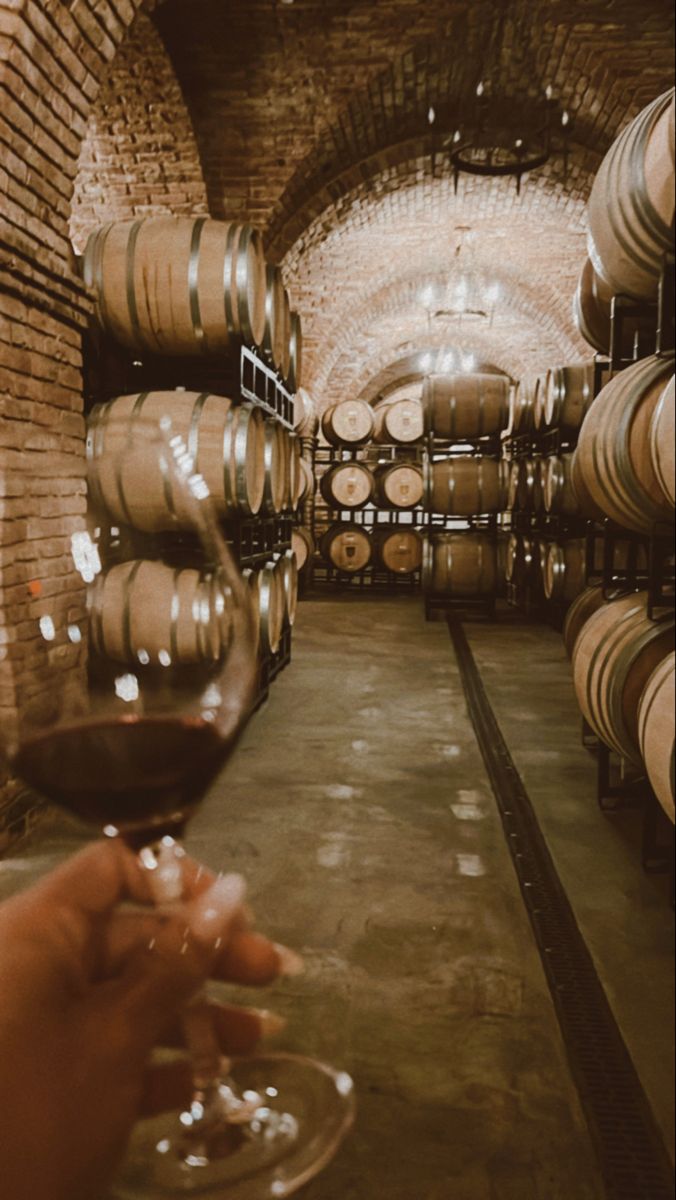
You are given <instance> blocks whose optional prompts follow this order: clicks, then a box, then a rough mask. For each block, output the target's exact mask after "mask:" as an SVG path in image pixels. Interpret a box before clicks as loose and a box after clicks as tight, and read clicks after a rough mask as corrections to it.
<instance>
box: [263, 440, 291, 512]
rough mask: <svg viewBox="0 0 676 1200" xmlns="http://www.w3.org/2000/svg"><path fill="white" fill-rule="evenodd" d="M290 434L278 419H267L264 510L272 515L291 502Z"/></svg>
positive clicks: (281, 510)
mask: <svg viewBox="0 0 676 1200" xmlns="http://www.w3.org/2000/svg"><path fill="white" fill-rule="evenodd" d="M287 447H288V435H287V432H286V430H285V429H284V428H283V426H281V425H280V424H279V423H278V422H277V421H266V422H265V431H264V459H263V461H264V464H265V484H264V488H263V503H262V511H263V512H265V513H269V514H270V515H271V516H277V515H278V514H279V513H281V512H283V511H284V509H285V508H286V507H288V503H289V460H288V454H287Z"/></svg>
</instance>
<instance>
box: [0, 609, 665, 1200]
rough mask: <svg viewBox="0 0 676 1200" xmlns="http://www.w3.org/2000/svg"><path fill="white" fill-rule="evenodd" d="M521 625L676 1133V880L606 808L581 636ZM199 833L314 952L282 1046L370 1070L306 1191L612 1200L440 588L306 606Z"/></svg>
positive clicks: (386, 1198) (532, 689)
mask: <svg viewBox="0 0 676 1200" xmlns="http://www.w3.org/2000/svg"><path fill="white" fill-rule="evenodd" d="M517 620H519V618H517V617H516V616H515V614H513V613H512V614H511V615H510V614H501V619H500V620H499V621H498V622H497V623H496V624H495V625H488V624H486V623H485V622H483V621H481V622H479V621H477V622H474V623H467V624H466V625H465V626H464V629H465V633H466V636H467V638H468V641H469V644H470V647H471V650H472V653H473V655H474V659H475V661H476V663H477V665H478V667H479V670H480V672H481V676H482V679H483V682H484V686H485V687H486V690H487V693H488V698H489V701H490V703H491V705H492V707H493V709H494V711H495V714H496V717H497V719H498V721H499V724H500V727H501V730H502V733H503V735H504V737H505V739H506V741H507V743H508V746H509V750H510V753H511V755H512V757H513V760H514V762H515V764H516V766H517V769H518V771H519V773H520V775H521V778H522V779H523V781H524V784H525V787H526V788H527V790H528V794H529V796H530V798H531V801H532V803H533V806H534V809H535V811H536V813H537V816H538V820H539V822H540V824H541V826H542V828H543V831H544V832H545V833H546V836H547V839H548V843H549V845H550V848H551V851H552V855H553V857H554V860H555V864H556V867H557V870H558V872H559V875H560V877H561V880H562V882H563V885H564V887H565V889H566V891H567V892H568V895H569V898H570V900H571V903H572V905H573V908H574V911H575V916H576V918H577V920H578V922H579V925H580V928H581V930H582V933H583V936H584V937H585V939H586V941H587V944H588V946H589V949H590V950H591V952H592V955H593V957H594V961H595V964H596V968H597V970H598V972H599V975H600V977H601V979H602V982H603V985H604V988H605V990H606V993H607V996H608V998H609V1000H610V1003H611V1005H612V1008H613V1011H614V1015H615V1018H616V1020H617V1022H618V1024H619V1026H620V1028H621V1031H622V1034H623V1037H624V1039H625V1042H626V1044H627V1046H628V1048H629V1051H630V1054H631V1056H632V1058H633V1061H634V1064H635V1067H636V1070H637V1072H638V1074H639V1077H640V1080H641V1083H642V1086H643V1089H644V1090H645V1093H646V1095H647V1096H648V1098H649V1102H650V1105H651V1107H652V1110H653V1114H654V1116H655V1119H656V1122H657V1123H658V1125H659V1126H660V1127H661V1131H662V1135H663V1137H664V1139H665V1142H667V1143H669V1142H670V1141H671V1133H670V1129H671V1125H672V1119H673V1095H672V1093H671V1082H670V1059H671V1050H670V1045H671V1042H672V1039H673V1028H672V1025H671V1020H670V1012H671V1006H672V1003H673V995H672V990H673V983H672V959H671V937H672V933H673V914H672V912H671V910H670V907H669V902H668V884H667V882H666V880H665V877H664V876H657V877H650V876H647V875H645V874H644V873H643V872H642V871H641V867H640V864H639V863H637V862H636V859H635V853H634V848H633V847H632V846H631V845H627V844H625V835H624V823H625V822H626V821H628V820H631V819H632V816H631V814H628V815H627V814H624V815H623V816H622V818H621V819H620V818H619V817H618V818H615V817H613V818H610V819H609V818H608V817H607V816H603V815H602V814H601V813H600V812H599V810H598V808H597V806H596V800H595V774H594V764H593V759H592V757H591V756H590V754H589V752H588V751H587V750H586V749H584V748H583V747H582V745H581V741H580V724H579V714H578V712H577V709H576V706H575V702H574V695H573V690H572V683H571V681H570V671H569V666H568V664H567V662H566V659H565V654H564V649H563V643H562V640H561V637H560V634H558V633H556V632H555V631H554V630H552V629H548V628H546V627H542V626H538V627H535V626H529V625H528V624H526V623H522V624H521V627H520V628H519V636H518V637H514V631H513V630H512V629H510V624H513V623H514V622H515V621H517ZM598 825H602V826H603V830H602V832H603V836H597V835H595V832H594V826H598ZM85 836H86V835H85V834H83V833H82V832H81V831H80V830H79V829H78V828H76V827H75V826H74V824H73V823H72V822H71V821H70V820H69V819H68V818H65V817H62V816H60V815H58V816H54V817H51V818H50V819H49V820H46V821H43V822H42V823H41V825H40V826H39V827H38V829H37V831H36V833H35V834H34V837H33V840H32V842H31V843H29V844H28V846H27V847H26V846H24V847H22V849H21V852H20V853H19V854H17V856H16V857H12V856H10V857H8V858H6V859H5V860H4V861H3V862H2V863H0V895H5V894H8V893H10V892H12V891H13V890H14V889H15V888H16V887H19V886H23V885H25V883H26V882H27V876H28V875H32V874H35V875H37V874H40V873H42V872H43V871H45V870H47V869H49V868H50V867H51V866H52V865H53V864H54V862H55V861H56V860H57V859H59V858H61V857H62V856H65V855H67V854H70V853H71V852H72V850H73V849H74V847H75V845H76V844H77V843H78V842H79V841H80V840H82V838H83V837H85ZM188 845H189V848H190V850H191V851H192V853H194V854H195V855H196V856H197V857H199V858H200V859H202V860H204V861H205V862H207V863H208V864H209V865H211V866H213V867H215V868H226V869H236V870H239V871H241V872H243V873H244V874H245V875H246V877H247V878H248V880H249V885H250V898H251V902H252V905H253V907H254V908H255V911H256V914H257V919H258V923H259V925H260V927H261V928H262V929H263V930H265V931H266V932H268V933H270V934H271V935H272V936H274V938H275V939H277V940H279V941H283V942H286V943H288V944H289V945H291V946H294V947H297V948H298V949H299V950H300V951H301V952H302V953H303V956H304V959H305V963H306V970H305V974H304V975H303V976H302V977H301V978H299V979H296V980H293V981H286V982H284V983H283V984H279V985H276V986H275V987H274V988H273V989H271V992H270V994H269V995H267V996H266V999H265V1003H266V1004H269V1006H270V1007H271V1008H273V1009H275V1010H276V1011H278V1012H280V1013H282V1014H283V1015H284V1016H286V1017H287V1018H288V1021H289V1024H288V1028H287V1030H286V1031H285V1033H284V1034H283V1035H282V1037H281V1038H279V1039H278V1045H279V1047H280V1048H286V1049H289V1050H294V1051H298V1052H301V1053H307V1054H310V1055H314V1056H319V1057H323V1058H325V1059H326V1060H327V1061H328V1062H331V1063H333V1064H335V1065H336V1066H340V1067H344V1068H345V1069H347V1070H348V1071H350V1072H351V1073H352V1075H353V1076H354V1079H355V1083H356V1089H357V1098H358V1116H357V1123H356V1127H355V1130H354V1132H353V1134H352V1136H351V1137H350V1138H348V1139H347V1141H346V1142H345V1144H344V1145H343V1147H342V1148H341V1150H340V1151H339V1153H338V1155H337V1157H336V1159H335V1160H334V1161H333V1162H332V1163H331V1165H330V1166H329V1167H328V1168H327V1169H326V1170H325V1171H324V1173H323V1174H322V1175H321V1176H319V1178H318V1179H316V1180H315V1181H314V1182H313V1183H311V1184H310V1185H308V1187H307V1188H306V1189H305V1190H304V1192H303V1195H304V1196H306V1197H307V1200H450V1198H451V1197H452V1200H543V1198H546V1200H600V1198H601V1197H602V1196H603V1195H604V1190H603V1185H602V1182H601V1178H600V1174H599V1171H598V1169H597V1165H596V1162H595V1156H594V1152H593V1150H592V1144H591V1141H590V1138H589V1135H588V1133H587V1127H586V1124H585V1119H584V1116H583V1112H582V1108H581V1105H580V1103H579V1100H578V1096H577V1093H576V1090H575V1086H574V1084H573V1080H572V1076H571V1073H570V1071H569V1067H568V1063H567V1058H566V1051H565V1047H564V1044H563V1040H562V1037H561V1034H560V1031H559V1026H558V1024H557V1019H556V1014H555V1010H554V1007H553V1004H552V1001H551V997H550V992H549V989H548V986H547V982H546V979H545V974H544V972H543V969H542V965H541V961H540V957H539V954H538V951H537V948H536V944H535V941H534V938H533V935H532V932H531V927H530V924H529V919H528V915H527V912H526V908H525V906H524V903H523V901H522V898H521V894H520V891H519V887H518V884H517V879H516V875H515V872H514V868H513V865H512V861H511V859H510V855H509V852H508V849H507V844H506V840H505V835H504V833H503V829H502V825H501V821H500V817H499V814H498V810H497V807H496V804H495V800H494V797H493V793H492V789H491V785H490V782H489V779H488V776H487V774H486V771H485V768H484V764H483V761H482V757H481V753H480V749H479V746H478V743H477V739H476V736H475V733H474V731H473V728H472V724H471V722H470V720H469V717H468V712H467V707H466V701H465V695H464V689H463V680H462V678H461V674H460V671H459V668H458V664H457V662H456V659H455V655H454V653H453V647H452V644H451V641H450V639H449V631H448V628H447V625H446V623H445V622H443V621H439V622H425V620H424V616H423V611H422V605H421V603H420V600H419V599H415V598H411V599H408V598H389V599H388V598H385V599H382V600H374V599H373V598H370V599H368V600H360V599H359V598H352V597H349V598H348V597H345V596H342V597H341V598H340V600H336V599H332V598H329V597H328V596H326V594H325V596H324V597H323V598H321V599H308V600H306V601H304V602H303V603H302V604H301V606H300V609H299V614H298V620H297V625H296V629H295V631H294V652H293V661H292V664H291V666H290V668H289V669H288V670H287V671H285V672H284V673H283V675H282V676H281V677H280V679H279V681H278V682H277V683H276V685H275V687H274V689H273V691H272V693H271V695H270V699H269V701H268V702H267V704H266V705H265V706H264V707H263V708H262V709H261V710H260V711H259V712H258V713H257V714H256V715H255V716H254V718H253V719H252V720H251V722H250V723H249V726H248V728H247V730H246V731H245V734H244V736H243V739H242V741H241V743H240V746H239V747H238V749H237V751H236V753H235V756H234V758H233V759H232V761H231V763H230V764H229V766H228V768H227V769H226V771H225V772H224V774H223V775H222V776H221V778H220V779H219V780H218V781H217V783H216V784H215V785H214V786H213V787H212V789H211V791H210V793H209V794H208V796H207V798H206V800H205V801H204V804H203V806H202V808H201V810H200V811H199V812H198V814H197V816H196V817H195V818H194V820H193V822H192V826H191V828H190V830H189V837H188ZM646 981H649V983H648V982H646ZM230 994H232V989H231V990H230ZM241 998H242V996H241V995H240V999H241ZM243 998H244V1000H245V1002H247V1003H252V1002H253V1003H257V1002H258V1003H260V996H259V995H258V994H257V995H256V996H255V997H252V995H251V992H247V993H245V994H244V996H243ZM635 1195H636V1197H637V1200H638V1196H639V1195H641V1196H643V1195H645V1196H646V1197H647V1196H648V1195H650V1196H651V1197H652V1196H653V1195H656V1193H653V1192H648V1191H645V1192H643V1191H636V1192H635Z"/></svg>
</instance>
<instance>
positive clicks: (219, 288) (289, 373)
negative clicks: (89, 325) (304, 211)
mask: <svg viewBox="0 0 676 1200" xmlns="http://www.w3.org/2000/svg"><path fill="white" fill-rule="evenodd" d="M83 272H84V277H85V282H86V283H87V284H88V285H89V286H90V288H91V289H92V292H93V296H94V302H95V314H96V320H97V323H98V326H99V328H100V330H101V331H102V332H103V334H104V335H106V336H107V337H108V338H109V339H110V340H111V341H112V343H114V345H115V346H117V347H119V348H120V349H121V352H122V353H123V352H124V350H131V351H133V353H134V355H135V356H136V357H137V358H138V359H139V360H141V359H143V360H145V364H147V365H146V366H145V370H146V376H145V377H144V385H145V386H146V390H144V391H138V392H136V393H134V394H121V395H118V394H112V395H109V394H106V393H105V386H104V389H102V390H100V391H99V394H98V396H97V397H96V398H97V400H98V401H99V402H98V403H96V404H95V405H94V407H93V409H92V410H91V411H90V413H89V428H88V456H89V464H90V472H89V481H90V491H91V496H92V500H93V501H95V502H96V503H97V504H98V506H99V508H101V507H103V508H104V509H105V511H106V512H107V513H108V514H109V516H110V519H111V521H114V522H115V523H119V524H123V525H127V526H130V527H131V528H134V529H136V530H141V531H143V530H145V531H150V530H173V531H175V530H176V529H177V528H178V529H180V527H181V514H180V508H177V506H176V505H175V504H174V503H173V500H172V497H171V496H170V495H169V494H168V493H167V487H166V481H165V480H163V479H156V478H154V477H153V472H152V469H151V466H150V464H149V465H148V469H147V470H146V471H144V472H143V473H142V476H140V475H139V477H135V474H134V470H133V469H132V468H133V465H134V464H130V466H129V469H128V470H127V471H126V473H125V472H123V475H124V477H123V478H118V477H116V478H112V474H111V468H110V461H111V458H110V454H112V453H113V452H115V451H116V450H117V449H119V447H120V445H123V444H124V439H125V437H126V436H127V435H128V432H129V430H130V428H131V427H132V425H133V423H134V422H135V421H136V420H137V419H139V418H148V419H150V420H151V421H152V422H153V423H157V424H159V423H160V422H162V423H163V424H165V425H166V423H167V422H170V430H171V434H172V435H173V436H177V437H180V438H181V440H182V441H183V443H184V444H185V447H186V453H187V454H188V455H189V456H190V458H191V459H192V461H193V463H194V468H195V470H196V471H197V472H199V474H200V475H201V476H202V477H203V479H204V480H205V483H206V484H207V486H208V488H209V491H210V494H211V496H212V499H213V502H214V506H215V509H216V511H217V514H218V516H219V518H220V519H221V521H222V522H223V523H224V524H225V526H226V527H227V529H228V531H229V535H230V534H231V535H232V536H231V541H232V544H233V545H234V546H235V547H238V548H239V554H240V565H241V567H242V568H243V569H244V570H245V571H246V573H247V578H248V580H249V584H250V587H251V592H252V597H253V601H254V608H255V610H256V612H257V613H258V615H259V629H260V648H261V656H262V660H263V661H267V660H269V659H270V658H271V657H274V656H275V655H278V654H279V653H280V647H281V646H282V642H283V641H284V639H286V641H285V646H286V652H287V654H288V648H289V645H290V640H289V639H290V628H291V626H292V624H293V620H294V614H295V605H296V594H297V564H296V559H295V552H294V549H293V547H292V544H291V537H290V519H289V518H290V514H291V513H293V512H297V511H298V509H299V507H300V505H301V502H302V497H303V494H304V492H307V491H308V490H310V486H311V480H310V477H309V472H308V470H307V467H304V466H303V445H302V437H303V433H304V431H305V430H306V429H310V430H311V426H312V420H313V415H312V408H311V402H310V403H309V404H307V405H303V402H302V401H301V403H300V404H297V406H296V422H295V423H292V422H291V421H290V420H289V411H290V397H289V393H298V392H299V389H300V383H301V377H302V376H301V371H302V329H301V322H300V317H299V315H298V314H297V313H295V312H292V310H291V306H290V301H289V295H288V292H287V291H286V289H285V287H284V283H283V280H282V275H281V271H280V269H279V267H277V266H274V265H272V264H270V263H266V261H265V258H264V254H263V248H262V240H261V236H260V234H259V233H258V231H257V230H255V229H253V228H252V227H251V226H249V225H246V224H237V223H233V222H224V221H216V220H212V219H210V218H206V217H197V218H191V217H174V216H170V215H169V216H156V217H147V218H141V219H138V220H127V221H119V222H110V223H109V224H107V225H104V226H102V227H101V228H100V229H97V230H96V231H95V232H94V233H92V235H91V236H90V238H89V241H88V243H87V247H86V249H85V253H84V258H83ZM242 347H248V348H249V350H251V351H252V352H253V355H254V359H253V361H254V362H255V363H258V364H260V365H261V368H262V373H263V374H264V375H265V378H266V380H268V381H272V385H273V386H272V387H270V386H268V385H267V384H266V388H265V395H261V396H260V398H257V399H253V398H251V397H250V398H249V399H247V400H243V399H242V396H241V394H240V388H239V366H240V356H241V355H242V353H243V351H242ZM172 363H176V367H175V368H172ZM186 363H187V364H188V366H186ZM179 364H180V366H179ZM190 364H195V367H194V368H193V367H192V366H191V365H190ZM134 365H135V366H137V365H138V366H144V363H143V362H139V363H138V364H137V363H135V364H134ZM200 369H202V370H203V371H204V372H205V373H206V374H205V376H204V377H207V376H209V377H211V376H212V375H213V377H215V378H217V379H219V381H221V386H220V387H214V388H213V390H202V388H201V387H200V390H197V389H194V390H187V389H186V388H185V387H183V386H179V380H182V379H183V378H184V377H185V374H187V375H188V377H189V378H190V377H193V378H197V377H198V375H199V371H200ZM257 369H258V368H257ZM153 372H156V373H157V376H158V377H161V379H162V382H161V383H159V384H157V385H156V386H155V387H153V381H152V373H153ZM148 374H150V375H151V379H150V380H149V381H148V379H147V375H148ZM172 374H174V375H175V383H174V384H173V386H171V387H167V386H166V379H167V378H171V377H172ZM233 380H235V381H236V383H235V384H234V385H233V382H232V381H233ZM252 388H253V393H254V395H256V386H255V384H254V385H252ZM249 391H251V388H249ZM271 395H272V396H273V399H272V400H271V399H270V396H271ZM282 398H284V399H282ZM308 399H309V398H308ZM284 405H285V406H286V407H283V406H284ZM109 451H110V454H109V453H108V452H109ZM263 522H265V523H266V524H265V530H266V533H265V536H263V535H262V534H259V533H258V532H256V531H257V530H260V529H263ZM245 528H246V530H247V534H246V536H244V534H243V533H242V530H244V529H245ZM159 569H160V568H159V565H158V564H156V563H146V562H144V561H143V560H137V561H136V562H134V563H127V564H125V563H121V564H120V565H119V566H118V567H116V568H114V570H115V571H116V572H117V574H116V577H115V578H114V579H110V580H102V581H101V583H100V586H99V598H100V601H101V611H100V613H99V626H98V628H99V634H98V643H97V644H98V646H99V648H100V650H101V651H102V652H103V651H110V648H111V647H113V648H114V653H115V654H117V655H118V656H122V657H124V654H125V653H127V655H129V654H132V657H133V650H134V647H130V646H129V645H128V644H127V643H126V642H125V640H124V638H123V637H122V633H121V631H120V630H119V629H117V627H116V625H115V615H114V614H115V606H113V609H112V610H111V611H110V613H109V612H107V611H106V608H107V599H108V597H110V596H116V597H117V599H118V600H119V598H120V597H123V599H124V604H123V610H124V605H127V604H133V605H134V606H135V613H136V623H137V624H138V626H139V627H142V626H143V620H144V618H143V616H142V614H141V615H139V611H140V608H141V607H142V605H143V604H147V605H149V606H150V607H151V608H152V604H151V601H150V599H149V598H150V596H151V593H152V591H153V588H152V587H151V586H150V582H149V581H150V576H151V575H152V573H153V570H154V571H155V574H157V572H158V571H159ZM194 574H195V573H194V572H192V573H191V572H185V573H184V575H185V578H181V579H180V580H179V581H178V582H177V583H176V584H175V585H174V584H171V582H170V581H169V577H168V576H167V578H166V579H162V578H159V577H158V578H157V579H156V580H155V583H154V584H153V587H156V590H157V596H158V598H161V597H166V604H165V606H164V608H165V609H166V612H167V613H168V612H170V611H171V608H172V604H174V605H175V603H176V598H175V596H176V593H175V588H177V587H179V586H180V587H181V588H183V590H184V591H185V590H186V589H188V590H190V589H192V592H193V593H194V594H195V595H200V594H201V590H202V589H203V588H204V587H206V586H207V583H206V582H205V581H200V580H199V579H193V578H192V575H194ZM172 588H173V589H174V590H173V591H172ZM198 607H199V606H196V609H197V608H198ZM160 608H161V606H160ZM162 612H164V609H162V608H161V611H160V613H159V614H158V620H159V622H160V624H161V620H162ZM165 615H166V613H165ZM150 616H152V612H150V614H149V617H150ZM179 632H180V638H179V641H180V646H181V653H182V654H183V655H184V656H187V658H188V659H189V660H192V659H194V658H196V657H199V656H200V655H204V654H213V653H214V642H213V639H212V640H211V641H209V640H208V639H207V642H205V641H204V638H203V635H202V634H200V633H199V630H195V631H193V633H192V634H191V631H190V630H189V629H187V628H185V629H181V630H180V631H179ZM125 647H126V649H125Z"/></svg>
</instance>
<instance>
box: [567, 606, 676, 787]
mask: <svg viewBox="0 0 676 1200" xmlns="http://www.w3.org/2000/svg"><path fill="white" fill-rule="evenodd" d="M647 600H648V594H647V592H634V593H633V594H632V595H630V596H623V597H622V598H621V599H619V600H612V601H611V602H610V603H609V604H604V605H603V606H602V607H601V608H599V609H598V610H597V611H596V612H595V613H593V614H592V616H591V617H589V618H588V620H587V621H586V622H585V624H584V626H583V627H582V630H581V631H580V633H579V634H578V637H577V639H576V642H575V646H574V648H573V676H574V681H575V692H576V695H577V699H578V703H579V705H580V708H581V709H582V712H583V714H584V716H585V718H586V720H587V722H588V723H589V725H591V727H592V729H593V730H594V732H595V733H596V734H597V735H598V736H599V737H600V738H601V740H602V741H603V742H605V743H606V745H607V746H610V747H611V749H613V750H616V751H617V753H618V754H620V755H622V756H623V757H624V758H628V759H630V760H631V761H632V762H635V763H638V764H639V765H640V762H641V753H640V748H639V735H638V705H639V700H640V698H641V696H642V694H643V691H644V688H645V686H646V684H647V682H648V680H649V679H650V676H651V675H652V673H653V671H654V670H655V668H656V667H657V666H659V664H660V663H661V662H662V660H663V659H664V657H665V656H666V655H667V654H670V653H671V652H672V651H673V649H674V622H673V619H669V620H668V621H651V620H649V618H648V615H647V609H646V605H647Z"/></svg>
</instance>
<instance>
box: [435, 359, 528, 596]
mask: <svg viewBox="0 0 676 1200" xmlns="http://www.w3.org/2000/svg"><path fill="white" fill-rule="evenodd" d="M422 403H423V409H424V413H425V427H426V431H427V434H428V438H429V441H428V454H427V456H426V459H425V503H426V508H427V511H428V513H429V514H430V518H429V519H430V526H431V528H430V532H429V537H428V540H427V543H426V546H425V558H424V564H423V588H424V591H425V596H426V611H427V612H428V613H429V611H430V609H431V608H432V607H436V606H439V607H442V606H443V607H447V606H449V605H455V604H458V605H461V606H465V605H467V604H479V605H481V606H485V607H486V609H487V610H490V611H492V608H493V605H494V602H495V597H496V594H497V593H498V591H499V590H500V589H499V578H500V576H499V571H498V557H499V556H498V537H497V517H498V514H499V513H500V512H501V511H502V510H503V508H504V507H505V503H506V484H507V479H506V476H505V473H504V468H503V464H502V462H501V460H500V436H501V434H502V432H503V430H504V429H505V427H506V426H507V424H508V421H509V415H510V381H509V379H508V378H507V377H506V376H504V375H498V374H481V373H477V374H454V375H436V376H430V377H429V378H428V379H426V380H425V384H424V387H423V397H422Z"/></svg>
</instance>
